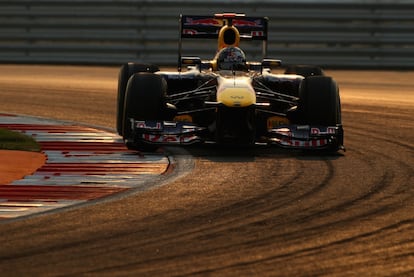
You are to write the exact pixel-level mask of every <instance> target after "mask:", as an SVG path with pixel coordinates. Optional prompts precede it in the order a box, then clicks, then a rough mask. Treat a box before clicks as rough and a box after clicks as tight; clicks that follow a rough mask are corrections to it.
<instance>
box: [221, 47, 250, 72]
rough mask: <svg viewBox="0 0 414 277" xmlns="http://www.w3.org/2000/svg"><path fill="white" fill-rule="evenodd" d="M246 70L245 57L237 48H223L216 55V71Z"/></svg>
mask: <svg viewBox="0 0 414 277" xmlns="http://www.w3.org/2000/svg"><path fill="white" fill-rule="evenodd" d="M246 68H247V66H246V55H245V54H244V52H243V51H242V50H241V49H240V48H238V47H234V46H229V47H225V48H223V49H221V50H220V52H219V53H218V54H217V69H218V70H246Z"/></svg>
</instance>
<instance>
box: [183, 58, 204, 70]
mask: <svg viewBox="0 0 414 277" xmlns="http://www.w3.org/2000/svg"><path fill="white" fill-rule="evenodd" d="M194 65H195V66H197V67H198V68H199V70H201V59H200V58H199V57H181V60H180V69H181V68H182V67H183V66H194Z"/></svg>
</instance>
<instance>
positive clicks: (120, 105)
mask: <svg viewBox="0 0 414 277" xmlns="http://www.w3.org/2000/svg"><path fill="white" fill-rule="evenodd" d="M156 71H159V68H158V67H157V66H154V65H150V64H140V63H126V64H123V65H122V67H121V69H120V70H119V75H118V99H117V115H116V129H117V131H118V134H120V135H122V129H123V121H122V120H123V113H124V111H123V110H124V102H125V89H126V86H127V83H128V80H129V78H130V77H131V76H132V75H134V74H135V73H138V72H151V73H154V72H156Z"/></svg>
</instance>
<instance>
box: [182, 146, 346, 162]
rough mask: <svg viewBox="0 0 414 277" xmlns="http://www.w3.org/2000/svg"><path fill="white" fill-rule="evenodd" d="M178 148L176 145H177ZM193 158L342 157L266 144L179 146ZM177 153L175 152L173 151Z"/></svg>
mask: <svg viewBox="0 0 414 277" xmlns="http://www.w3.org/2000/svg"><path fill="white" fill-rule="evenodd" d="M177 148H178V146H177ZM181 148H183V149H185V151H186V152H188V153H189V154H190V155H191V156H193V157H195V158H203V159H207V160H210V161H213V162H252V161H254V160H256V159H257V158H261V159H263V158H265V159H266V158H268V159H292V158H295V159H298V160H336V159H339V158H342V157H344V156H345V155H344V153H343V152H342V151H338V152H326V151H314V150H312V151H310V150H307V151H304V150H296V149H284V148H279V147H274V146H268V145H254V146H240V145H230V146H229V145H217V144H204V145H191V146H186V147H181ZM175 155H177V153H175Z"/></svg>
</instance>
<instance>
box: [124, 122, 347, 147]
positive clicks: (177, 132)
mask: <svg viewBox="0 0 414 277" xmlns="http://www.w3.org/2000/svg"><path fill="white" fill-rule="evenodd" d="M131 127H132V134H133V135H132V137H133V142H134V143H137V144H141V145H142V144H148V145H157V144H164V145H190V144H197V143H204V142H214V141H211V139H210V138H211V135H210V136H209V134H210V131H209V130H208V128H207V127H202V126H198V125H196V124H193V123H187V122H176V121H152V120H146V121H143V120H133V119H131ZM257 143H266V144H272V145H277V146H279V147H283V148H293V149H315V150H317V149H321V150H322V149H333V150H339V149H342V150H344V147H343V129H342V126H341V125H338V126H310V125H293V124H292V125H281V126H278V127H276V128H272V129H268V130H267V133H266V134H264V135H263V136H260V138H258V140H257Z"/></svg>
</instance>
